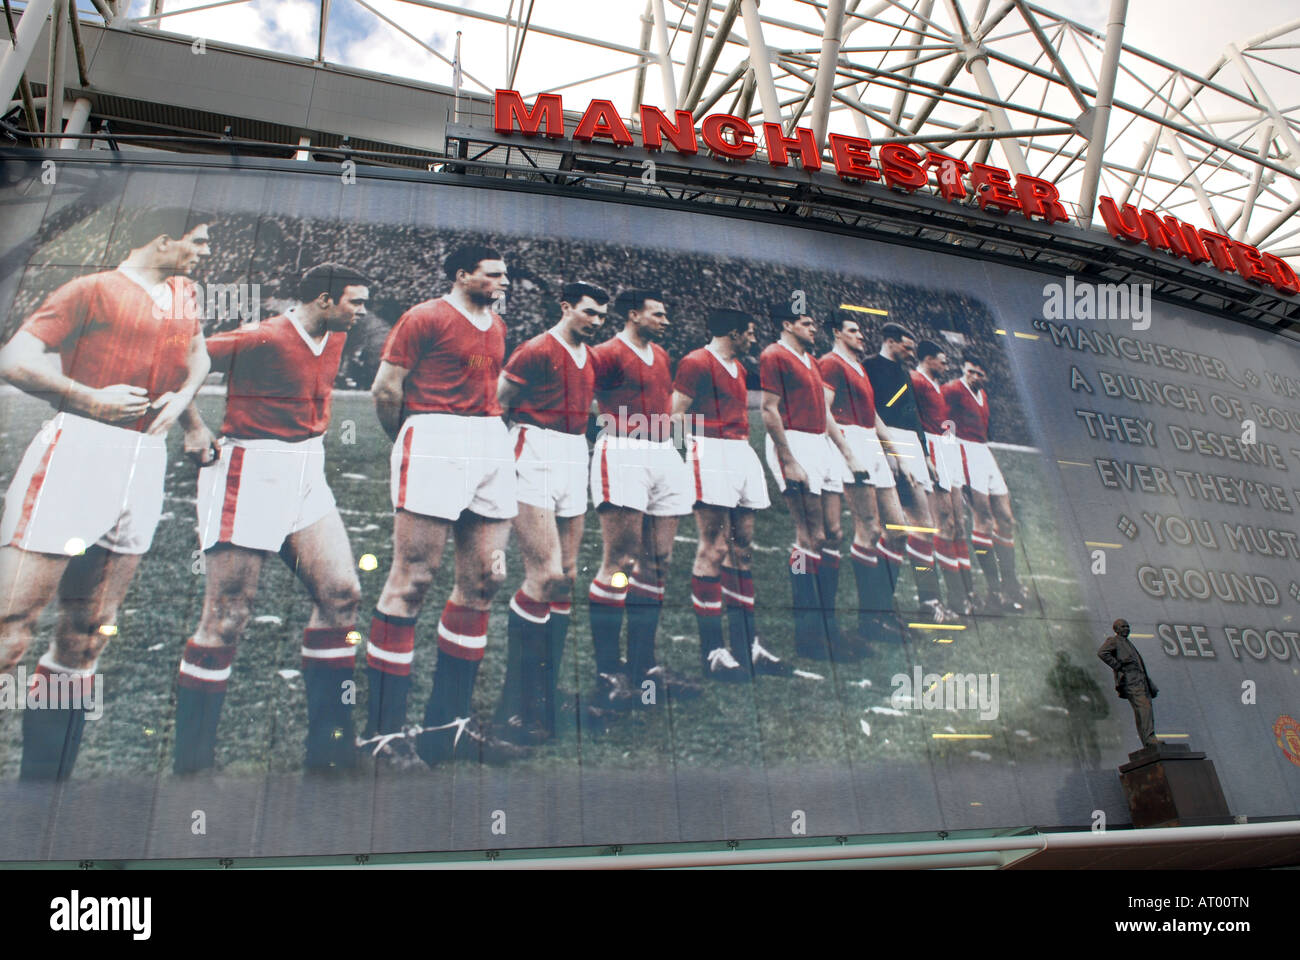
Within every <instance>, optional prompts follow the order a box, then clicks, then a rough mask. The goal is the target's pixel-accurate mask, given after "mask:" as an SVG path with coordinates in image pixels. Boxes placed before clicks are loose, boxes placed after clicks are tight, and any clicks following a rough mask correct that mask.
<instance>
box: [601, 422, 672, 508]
mask: <svg viewBox="0 0 1300 960" xmlns="http://www.w3.org/2000/svg"><path fill="white" fill-rule="evenodd" d="M591 501H592V503H594V504H596V506H597V507H601V506H606V505H608V506H614V507H625V508H627V509H629V510H637V511H639V512H641V513H644V514H646V515H647V516H651V517H682V516H685V515H686V514H688V513H690V512H691V505H692V504H693V503H694V499H693V497H692V489H691V471H690V469H689V468H688V467H687V466H686V464H685V463H684V462H683V461H682V456H681V454H680V453H678V452H677V448H676V447H674V446H673V444H672V441H670V440H646V439H643V438H640V437H618V436H610V435H607V434H601V435H600V436H599V437H598V438H597V439H596V446H595V448H594V449H593V450H592V453H591Z"/></svg>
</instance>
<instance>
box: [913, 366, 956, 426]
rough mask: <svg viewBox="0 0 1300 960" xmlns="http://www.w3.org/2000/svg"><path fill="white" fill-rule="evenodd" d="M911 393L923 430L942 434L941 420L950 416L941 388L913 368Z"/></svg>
mask: <svg viewBox="0 0 1300 960" xmlns="http://www.w3.org/2000/svg"><path fill="white" fill-rule="evenodd" d="M912 394H913V395H914V396H915V397H916V410H917V413H919V414H920V415H921V426H923V427H925V432H926V433H933V434H942V433H943V422H944V421H945V420H947V419H948V418H949V416H950V415H949V413H948V401H947V400H946V399H945V397H944V393H943V388H942V387H940V386H939V385H938V384H936V383H935V382H934V381H933V380H931V379H930V378H929V377H927V376H926V375H925V374H923V373H922V372H921V371H920V370H913V371H912Z"/></svg>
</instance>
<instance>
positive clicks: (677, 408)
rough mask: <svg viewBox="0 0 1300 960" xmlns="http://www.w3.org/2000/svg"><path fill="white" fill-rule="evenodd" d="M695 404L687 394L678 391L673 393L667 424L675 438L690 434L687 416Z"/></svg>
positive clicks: (692, 398) (693, 399) (689, 419)
mask: <svg viewBox="0 0 1300 960" xmlns="http://www.w3.org/2000/svg"><path fill="white" fill-rule="evenodd" d="M694 403H695V398H694V397H692V396H691V395H690V394H689V393H682V392H681V391H680V390H674V391H673V405H672V410H671V412H670V413H669V414H668V423H669V425H670V427H671V429H672V430H673V433H674V435H675V436H679V437H685V436H686V435H687V434H688V433H690V422H691V418H690V417H688V416H687V414H688V413H690V412H691V407H692V405H694Z"/></svg>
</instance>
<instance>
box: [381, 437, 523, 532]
mask: <svg viewBox="0 0 1300 960" xmlns="http://www.w3.org/2000/svg"><path fill="white" fill-rule="evenodd" d="M391 465H392V476H391V482H390V483H391V487H390V492H391V494H392V499H393V508H394V509H395V510H409V511H410V512H411V513H418V514H421V515H423V516H426V517H437V518H438V519H440V520H458V519H460V515H461V513H463V512H464V511H466V510H469V511H471V512H472V513H476V514H478V515H479V516H481V517H486V518H487V519H489V520H510V519H512V518H513V517H514V516H515V514H516V513H518V512H519V505H518V498H517V483H516V479H515V457H514V453H513V451H512V450H511V447H510V434H509V432H508V431H507V430H506V425H505V424H504V423H503V422H502V421H501V418H500V417H465V416H460V415H459V414H454V413H416V414H412V415H411V416H409V417H407V419H406V422H405V423H404V424H402V429H401V431H400V432H399V433H398V434H397V441H396V442H395V443H394V444H393V453H392V458H391Z"/></svg>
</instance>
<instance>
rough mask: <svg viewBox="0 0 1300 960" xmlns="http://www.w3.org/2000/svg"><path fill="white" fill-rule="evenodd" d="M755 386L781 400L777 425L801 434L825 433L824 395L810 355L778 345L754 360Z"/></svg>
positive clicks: (819, 370)
mask: <svg viewBox="0 0 1300 960" xmlns="http://www.w3.org/2000/svg"><path fill="white" fill-rule="evenodd" d="M758 378H759V383H760V384H761V385H762V387H763V389H764V390H765V391H766V392H767V393H774V394H776V395H777V396H778V397H780V398H781V425H782V426H783V427H785V428H786V429H787V430H799V431H802V432H803V433H825V432H826V394H825V391H824V389H823V387H822V374H821V368H820V367H819V366H818V365H817V364H816V363H815V362H813V357H812V354H811V353H805V354H803V356H799V355H798V354H796V353H795V352H794V351H793V350H792V349H790V348H789V347H787V346H786V345H785V344H784V343H782V342H781V341H779V340H778V341H777V342H776V343H773V344H771V345H770V346H768V347H767V348H766V349H765V350H764V351H763V352H762V354H760V355H759V358H758Z"/></svg>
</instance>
